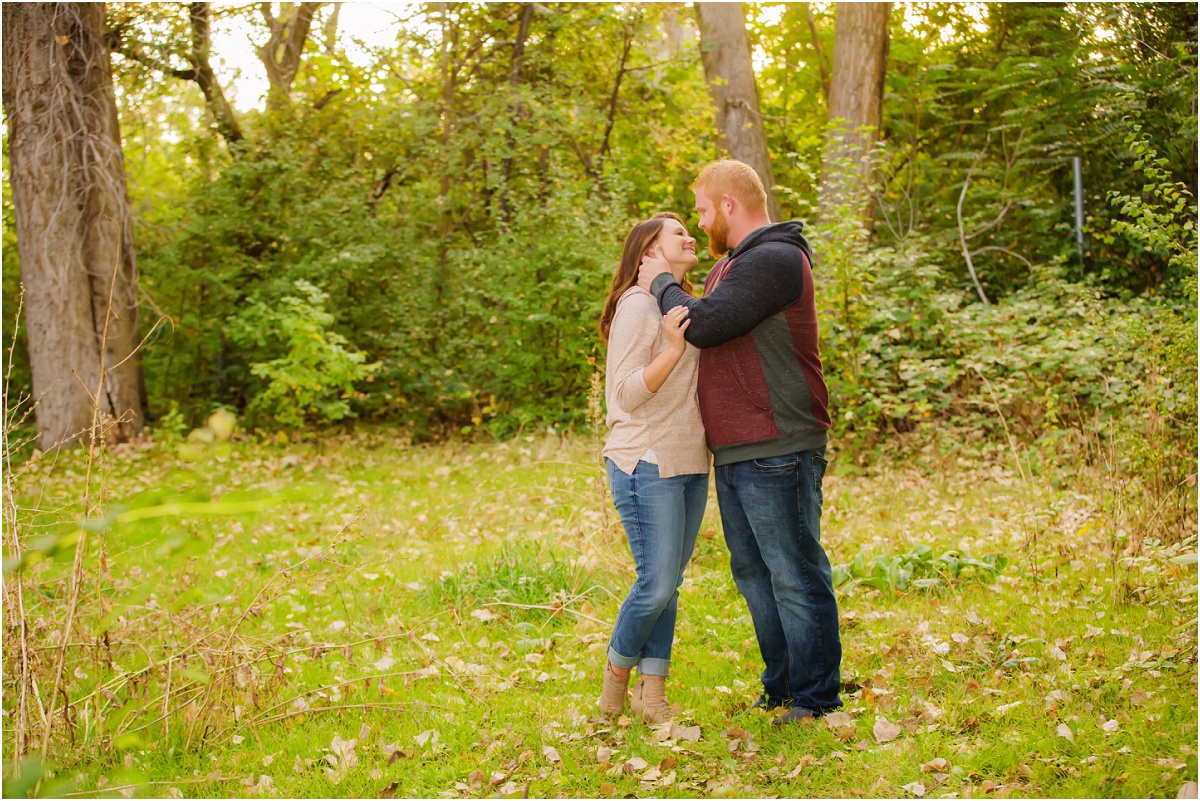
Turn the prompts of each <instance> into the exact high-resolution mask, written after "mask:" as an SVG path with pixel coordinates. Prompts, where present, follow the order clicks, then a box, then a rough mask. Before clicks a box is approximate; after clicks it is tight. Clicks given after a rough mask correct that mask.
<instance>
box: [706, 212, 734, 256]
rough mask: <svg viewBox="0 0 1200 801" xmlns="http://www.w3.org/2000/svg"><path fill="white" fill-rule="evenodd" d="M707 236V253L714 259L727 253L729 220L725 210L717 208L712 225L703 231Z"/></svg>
mask: <svg viewBox="0 0 1200 801" xmlns="http://www.w3.org/2000/svg"><path fill="white" fill-rule="evenodd" d="M705 233H707V234H708V252H709V253H711V254H712V257H713V258H714V259H719V258H721V257H722V256H724V255H725V254H726V253H728V252H729V218H728V217H726V216H725V210H724V209H722V208H721V207H719V206H718V207H717V208H716V209H715V211H714V213H713V221H712V225H710V226H708V230H707V231H705Z"/></svg>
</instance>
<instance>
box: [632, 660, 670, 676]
mask: <svg viewBox="0 0 1200 801" xmlns="http://www.w3.org/2000/svg"><path fill="white" fill-rule="evenodd" d="M670 673H671V660H670V659H643V660H642V661H640V662H638V674H639V675H642V676H662V677H663V678H666V677H667V676H668V675H670Z"/></svg>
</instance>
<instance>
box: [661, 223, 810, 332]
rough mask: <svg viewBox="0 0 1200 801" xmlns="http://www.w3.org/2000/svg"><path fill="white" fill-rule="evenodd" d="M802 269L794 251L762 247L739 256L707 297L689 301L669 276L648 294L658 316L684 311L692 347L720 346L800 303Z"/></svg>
mask: <svg viewBox="0 0 1200 801" xmlns="http://www.w3.org/2000/svg"><path fill="white" fill-rule="evenodd" d="M803 281H804V270H803V262H801V259H800V252H799V249H798V248H796V247H794V246H791V245H787V244H784V243H764V244H762V245H759V246H757V247H755V248H754V249H753V250H751V251H749V252H747V253H745V254H743V255H741V256H739V257H738V258H737V259H736V260H735V261H734V263H733V265H732V267H731V268H730V271H729V274H728V275H726V276H725V278H724V279H723V280H722V281H721V283H720V284H718V285H717V288H716V289H714V290H713V291H712V293H711V294H709V295H706V296H704V297H702V298H694V297H692V296H691V295H689V294H688V293H687V292H684V291H683V287H681V286H680V285H679V283H678V282H677V281H676V280H675V279H674V278H673V277H672V276H671V274H670V273H663V274H662V275H659V276H658V277H657V278H655V279H654V281H653V283H651V285H650V291H651V293H653V294H654V296H655V297H656V298H657V299H658V307H659V309H661V310H662V312H663V313H664V314H666V313H667V312H668V311H670V310H671V309H673V308H674V307H676V306H687V308H688V319H689V320H691V325H689V326H688V330H687V332H686V333H685V335H684V336H685V337H686V339H687V341H688V342H690V343H692V344H693V345H695V346H696V347H698V348H712V347H716V346H717V345H724V344H725V343H726V342H729V341H730V340H732V339H737V338H738V337H740V336H744V335H745V334H748V333H750V332H751V331H753V330H754V328H755V327H756V326H757V325H758V324H759V323H761V322H762V321H763V320H765V319H767V318H768V317H770V316H771V315H774V314H778V313H779V312H781V311H783V310H784V309H786V308H787V307H788V306H791V305H792V304H793V303H795V302H796V301H797V300H799V299H800V290H801V289H802V287H803Z"/></svg>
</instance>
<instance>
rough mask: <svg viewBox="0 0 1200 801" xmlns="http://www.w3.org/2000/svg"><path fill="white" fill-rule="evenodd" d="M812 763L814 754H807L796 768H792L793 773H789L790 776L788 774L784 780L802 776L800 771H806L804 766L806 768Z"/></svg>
mask: <svg viewBox="0 0 1200 801" xmlns="http://www.w3.org/2000/svg"><path fill="white" fill-rule="evenodd" d="M812 761H813V756H812V754H805V755H804V756H802V757H800V761H799V762H798V763H797V764H796V767H794V768H792V772H791V773H789V774H788V775H787V776H785V777H784V778H785V779H794V778H796V777H797V776H799V775H800V771H802V770H804V766H805V765H807V764H808V763H809V762H812Z"/></svg>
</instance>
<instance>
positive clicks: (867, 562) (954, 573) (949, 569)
mask: <svg viewBox="0 0 1200 801" xmlns="http://www.w3.org/2000/svg"><path fill="white" fill-rule="evenodd" d="M933 553H934V550H933V547H932V546H930V545H927V544H925V543H919V544H917V545H915V546H913V548H912V549H911V550H909V551H908V552H907V553H902V554H896V555H893V556H886V555H883V554H877V555H875V556H872V557H870V558H869V559H868V558H867V556H866V554H865V553H863V552H861V551H860V552H859V554H858V555H857V556H856V557H855V558H854V561H853V562H850V563H849V564H845V565H834V567H833V586H834V587H840V588H841V590H842V592H844V593H850V592H852V591H853V589H854V588H855V587H856V586H858V585H860V584H861V585H864V586H867V587H874V588H875V589H878V590H888V591H895V592H904V591H905V590H908V589H909V588H910V587H911V588H913V589H918V590H944V589H946V588H947V587H948V586H953V585H956V584H959V583H962V582H966V581H982V582H989V583H990V582H991V581H993V580H994V579H995V578H996V576H997V575H999V574H1000V573H1001V572H1003V570H1004V568H1005V567H1007V566H1008V557H1007V556H992V555H989V556H985V557H983V558H982V559H977V558H976V557H974V556H971V555H969V554H965V553H962V552H961V551H958V550H954V549H951V550H949V551H946V552H945V553H943V554H942V555H941V556H938V557H936V558H935V557H934V556H933Z"/></svg>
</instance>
